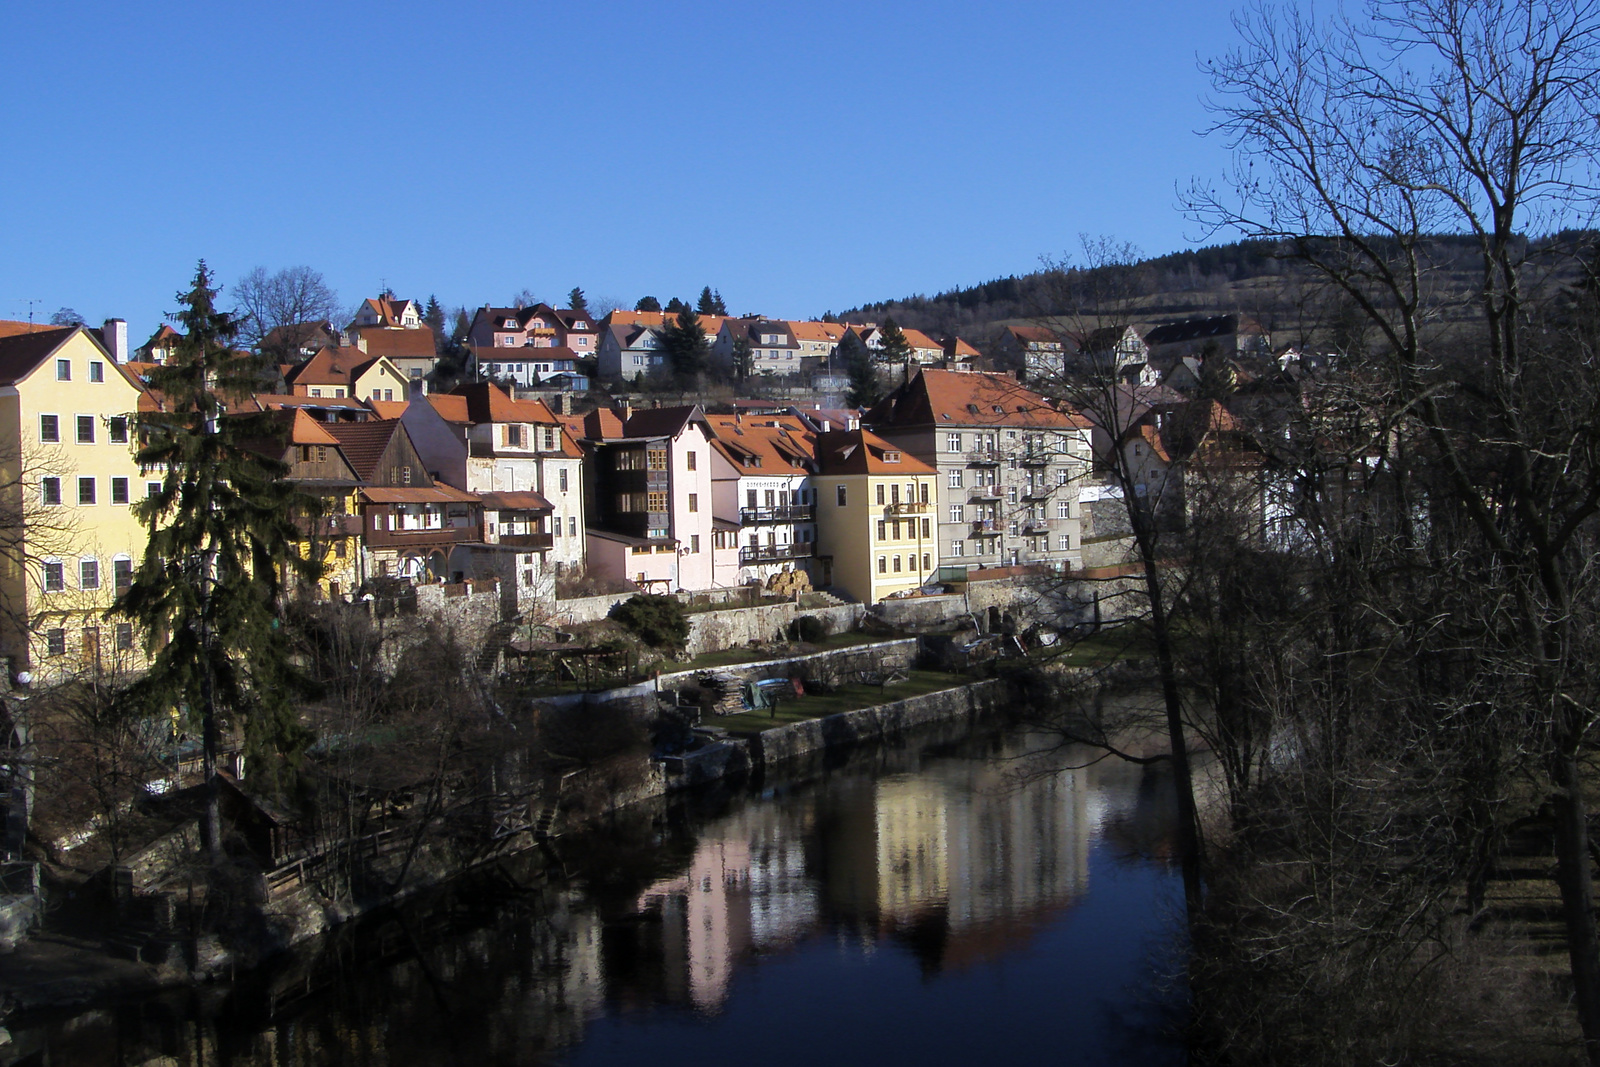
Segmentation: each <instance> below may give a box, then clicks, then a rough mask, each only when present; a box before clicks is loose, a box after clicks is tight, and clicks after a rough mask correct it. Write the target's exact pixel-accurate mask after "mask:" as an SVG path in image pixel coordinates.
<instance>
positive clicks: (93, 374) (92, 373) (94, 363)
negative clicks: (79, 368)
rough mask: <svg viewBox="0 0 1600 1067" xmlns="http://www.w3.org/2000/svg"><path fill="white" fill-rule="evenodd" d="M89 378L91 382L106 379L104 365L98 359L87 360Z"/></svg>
mask: <svg viewBox="0 0 1600 1067" xmlns="http://www.w3.org/2000/svg"><path fill="white" fill-rule="evenodd" d="M89 380H90V381H91V382H103V381H105V380H106V365H105V364H104V363H101V362H100V361H99V360H98V359H91V360H90V361H89Z"/></svg>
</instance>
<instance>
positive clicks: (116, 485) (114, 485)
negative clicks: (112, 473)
mask: <svg viewBox="0 0 1600 1067" xmlns="http://www.w3.org/2000/svg"><path fill="white" fill-rule="evenodd" d="M111 502H112V503H113V504H126V503H127V502H128V479H126V478H113V479H111Z"/></svg>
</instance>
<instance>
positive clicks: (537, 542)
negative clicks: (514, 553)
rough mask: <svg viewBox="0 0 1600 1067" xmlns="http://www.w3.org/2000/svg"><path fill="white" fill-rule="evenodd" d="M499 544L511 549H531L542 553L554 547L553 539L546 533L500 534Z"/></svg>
mask: <svg viewBox="0 0 1600 1067" xmlns="http://www.w3.org/2000/svg"><path fill="white" fill-rule="evenodd" d="M500 543H501V544H502V545H509V546H510V547H512V548H531V549H533V550H535V551H537V552H542V551H544V550H546V549H549V548H552V547H554V546H555V537H554V536H553V535H551V534H547V533H525V534H501V535H500Z"/></svg>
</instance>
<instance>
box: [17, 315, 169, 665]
mask: <svg viewBox="0 0 1600 1067" xmlns="http://www.w3.org/2000/svg"><path fill="white" fill-rule="evenodd" d="M141 393H142V390H141V387H140V386H139V384H138V383H137V381H136V380H135V379H134V378H133V377H131V376H130V375H129V374H127V373H126V371H125V370H124V368H123V367H122V366H120V365H119V364H117V363H116V362H115V361H114V360H113V359H112V358H111V356H110V355H109V354H108V353H107V351H106V349H105V348H103V347H102V346H101V344H100V342H99V340H98V339H97V338H96V337H95V335H94V334H93V333H92V332H91V331H90V330H87V329H85V328H83V327H81V326H72V327H36V326H33V325H32V324H29V323H16V322H0V509H3V510H0V514H3V520H0V528H3V531H4V532H3V535H0V654H3V655H5V656H7V657H9V660H10V670H11V672H12V677H13V679H15V678H16V676H17V675H18V674H20V673H21V672H23V671H28V672H30V673H31V674H32V675H33V677H34V679H35V680H36V681H50V680H57V679H60V678H63V677H66V676H68V675H71V674H74V673H79V672H86V671H94V670H109V669H112V668H115V667H124V668H125V667H135V666H142V665H143V659H142V657H141V656H140V655H139V654H138V652H137V650H136V645H137V641H136V640H135V634H134V629H133V627H132V625H130V624H129V623H126V622H121V621H117V620H107V619H105V618H103V613H104V611H105V609H106V608H107V607H109V606H110V604H111V602H112V600H113V599H114V598H115V597H116V594H117V591H118V590H119V589H122V588H125V587H126V586H127V585H128V584H129V583H130V582H132V580H133V572H134V569H135V568H136V567H137V566H138V562H139V559H140V557H141V556H142V555H143V553H144V546H145V543H146V540H147V535H146V532H145V529H144V527H143V526H141V525H140V524H139V521H138V520H137V519H135V518H134V516H133V513H132V509H131V505H132V504H133V503H134V502H135V501H137V500H139V499H141V498H142V497H144V496H145V495H146V492H147V490H146V486H145V478H144V477H143V476H142V474H141V472H140V470H139V467H138V464H136V463H135V462H134V459H133V452H134V447H135V440H134V433H133V422H134V415H135V413H136V412H137V411H138V408H139V399H140V396H141Z"/></svg>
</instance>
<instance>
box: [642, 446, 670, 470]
mask: <svg viewBox="0 0 1600 1067" xmlns="http://www.w3.org/2000/svg"><path fill="white" fill-rule="evenodd" d="M644 465H645V469H646V470H652V471H664V470H666V469H667V450H666V449H664V448H652V449H648V450H647V451H646V452H645V454H644Z"/></svg>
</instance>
